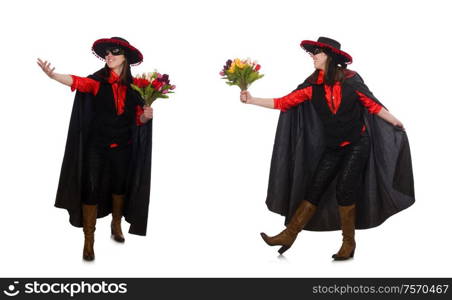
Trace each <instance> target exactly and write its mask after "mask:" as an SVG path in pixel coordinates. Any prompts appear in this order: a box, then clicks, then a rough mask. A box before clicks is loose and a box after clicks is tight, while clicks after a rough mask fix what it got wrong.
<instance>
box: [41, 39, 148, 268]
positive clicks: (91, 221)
mask: <svg viewBox="0 0 452 300" xmlns="http://www.w3.org/2000/svg"><path fill="white" fill-rule="evenodd" d="M92 52H93V53H94V54H95V55H96V56H97V57H98V58H100V59H101V60H103V61H105V66H104V67H103V68H102V69H100V70H99V71H97V72H95V73H94V74H92V75H90V76H88V77H78V76H74V75H65V74H58V73H55V72H54V69H55V68H52V67H51V66H50V63H49V62H47V61H42V60H41V59H38V62H37V63H38V65H39V66H40V67H41V68H42V70H43V71H44V72H45V73H46V74H47V75H48V76H49V77H50V78H52V79H54V80H56V81H58V82H60V83H62V84H64V85H67V86H70V87H71V90H72V91H74V90H77V93H76V96H75V99H74V105H73V109H72V115H71V120H70V124H69V131H68V137H67V141H66V150H65V154H64V158H63V164H62V168H61V173H60V180H59V184H58V191H57V197H56V202H55V206H56V207H59V208H64V209H67V210H68V212H69V216H70V220H69V221H70V223H71V224H72V225H73V226H77V227H82V226H83V232H84V236H85V242H84V247H83V259H84V260H87V261H92V260H94V231H95V225H96V219H97V218H101V217H104V216H107V215H108V214H110V212H111V214H112V222H111V234H112V237H113V238H114V240H115V241H117V242H120V243H123V242H124V235H123V233H122V229H121V219H122V216H125V219H126V221H128V222H129V223H130V224H131V226H130V229H129V232H130V233H133V234H139V235H145V234H146V226H147V214H148V205H149V191H150V168H151V147H152V122H151V119H152V116H153V110H152V108H151V107H148V106H145V105H144V102H143V100H142V99H141V97H140V96H139V95H138V93H137V92H136V91H134V90H133V89H132V88H131V87H130V84H131V83H132V82H133V77H132V74H131V71H130V66H131V65H132V66H133V65H138V64H140V63H141V62H142V61H143V55H142V54H141V52H140V51H139V50H138V49H137V48H135V47H134V46H132V45H131V44H130V43H129V42H128V41H127V40H125V39H123V38H120V37H112V38H106V39H99V40H97V41H95V42H94V44H93V46H92Z"/></svg>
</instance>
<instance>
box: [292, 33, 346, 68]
mask: <svg viewBox="0 0 452 300" xmlns="http://www.w3.org/2000/svg"><path fill="white" fill-rule="evenodd" d="M300 46H301V48H303V49H304V50H306V51H307V52H309V53H314V50H315V49H316V48H322V49H327V50H329V54H331V56H332V57H333V59H335V60H336V61H338V62H344V63H346V64H351V63H352V62H353V59H352V57H351V56H350V55H349V54H348V53H346V52H344V51H342V50H341V44H340V43H339V42H338V41H335V40H333V39H330V38H327V37H323V36H321V37H319V38H318V39H317V42H315V41H308V40H304V41H302V42H301V44H300Z"/></svg>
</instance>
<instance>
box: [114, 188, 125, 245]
mask: <svg viewBox="0 0 452 300" xmlns="http://www.w3.org/2000/svg"><path fill="white" fill-rule="evenodd" d="M112 198H113V202H112V209H111V215H112V220H111V234H112V236H113V239H114V240H115V241H117V242H119V243H124V241H125V239H124V235H123V234H122V229H121V219H122V215H123V212H124V195H116V194H113V195H112Z"/></svg>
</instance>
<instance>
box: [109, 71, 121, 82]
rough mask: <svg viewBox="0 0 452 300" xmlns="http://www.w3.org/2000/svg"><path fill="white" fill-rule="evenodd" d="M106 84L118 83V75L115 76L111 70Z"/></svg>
mask: <svg viewBox="0 0 452 300" xmlns="http://www.w3.org/2000/svg"><path fill="white" fill-rule="evenodd" d="M108 83H110V84H113V83H119V75H118V74H116V73H115V72H114V71H113V70H111V71H110V77H108Z"/></svg>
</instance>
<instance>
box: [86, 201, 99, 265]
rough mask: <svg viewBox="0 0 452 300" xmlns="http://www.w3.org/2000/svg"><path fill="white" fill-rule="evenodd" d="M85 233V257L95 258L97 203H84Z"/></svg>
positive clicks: (90, 259) (88, 259)
mask: <svg viewBox="0 0 452 300" xmlns="http://www.w3.org/2000/svg"><path fill="white" fill-rule="evenodd" d="M82 213H83V233H84V234H85V244H84V246H83V259H84V260H87V261H92V260H94V231H95V230H96V219H97V205H87V204H83V205H82Z"/></svg>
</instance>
